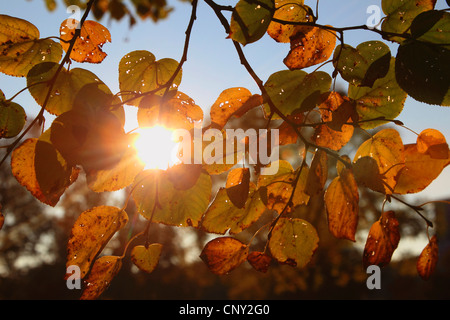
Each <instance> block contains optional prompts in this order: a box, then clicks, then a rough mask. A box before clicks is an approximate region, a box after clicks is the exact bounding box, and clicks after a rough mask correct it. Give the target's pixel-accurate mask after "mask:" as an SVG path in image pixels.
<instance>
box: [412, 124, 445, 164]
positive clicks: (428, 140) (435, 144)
mask: <svg viewBox="0 0 450 320" xmlns="http://www.w3.org/2000/svg"><path fill="white" fill-rule="evenodd" d="M417 151H419V152H420V153H426V154H428V155H429V156H430V157H431V158H433V159H448V151H449V149H448V144H447V141H446V139H445V136H444V135H443V134H442V133H441V132H439V131H438V130H435V129H426V130H424V131H422V132H421V133H420V134H419V137H418V138H417Z"/></svg>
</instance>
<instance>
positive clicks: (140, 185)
mask: <svg viewBox="0 0 450 320" xmlns="http://www.w3.org/2000/svg"><path fill="white" fill-rule="evenodd" d="M135 181H136V182H135V185H134V188H135V189H134V192H133V198H134V201H135V203H136V206H137V208H138V211H139V213H140V214H141V215H142V216H143V217H144V218H146V219H148V220H151V221H153V222H157V223H162V224H165V225H170V226H177V227H189V226H193V227H198V225H199V222H200V220H201V218H202V215H203V213H204V212H205V211H206V209H207V207H208V204H209V201H210V198H211V188H212V182H211V177H210V176H209V175H208V174H205V173H201V174H200V176H199V178H198V180H197V182H196V183H195V185H194V186H193V187H192V188H190V189H187V190H179V189H176V188H175V187H174V184H173V183H172V182H171V181H170V178H169V177H168V176H167V173H166V172H164V171H162V170H146V171H144V172H142V173H140V174H139V175H138V176H137V177H136V179H135ZM156 195H158V197H156Z"/></svg>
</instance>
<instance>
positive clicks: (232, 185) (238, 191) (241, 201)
mask: <svg viewBox="0 0 450 320" xmlns="http://www.w3.org/2000/svg"><path fill="white" fill-rule="evenodd" d="M249 190H250V170H249V169H248V168H237V169H234V170H231V171H230V173H228V178H227V183H226V191H227V195H228V197H229V198H230V200H231V202H232V203H233V204H234V205H235V206H236V207H237V208H239V209H242V208H244V206H245V203H246V202H247V198H248V192H249Z"/></svg>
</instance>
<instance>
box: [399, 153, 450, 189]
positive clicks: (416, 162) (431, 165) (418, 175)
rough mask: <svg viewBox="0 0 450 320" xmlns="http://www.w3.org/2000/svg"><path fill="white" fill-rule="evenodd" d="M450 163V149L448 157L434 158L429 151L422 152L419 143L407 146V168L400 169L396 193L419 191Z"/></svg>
mask: <svg viewBox="0 0 450 320" xmlns="http://www.w3.org/2000/svg"><path fill="white" fill-rule="evenodd" d="M449 164H450V151H448V150H447V158H446V159H433V158H432V157H431V156H430V155H429V154H428V153H420V152H419V151H418V150H417V145H415V144H411V145H406V146H405V168H404V169H403V170H402V171H400V173H399V176H398V178H397V179H398V182H397V185H396V186H395V190H394V193H396V194H408V193H418V192H420V191H422V190H424V189H425V188H426V187H428V186H429V185H430V184H431V183H432V182H433V181H434V179H436V178H437V177H439V175H440V174H441V173H442V171H443V170H444V168H445V167H447V166H448V165H449Z"/></svg>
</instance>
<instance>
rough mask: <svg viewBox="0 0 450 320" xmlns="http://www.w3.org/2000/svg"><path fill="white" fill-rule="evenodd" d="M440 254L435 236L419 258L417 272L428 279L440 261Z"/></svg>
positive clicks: (424, 278)
mask: <svg viewBox="0 0 450 320" xmlns="http://www.w3.org/2000/svg"><path fill="white" fill-rule="evenodd" d="M438 254H439V247H438V244H437V238H436V236H433V237H432V238H431V239H430V242H429V243H428V244H427V246H426V247H425V249H423V251H422V253H421V254H420V256H419V259H418V260H417V272H418V273H419V275H420V277H421V278H422V279H423V280H425V281H426V280H428V279H429V278H430V276H431V275H432V274H433V273H434V270H435V268H436V264H437V262H438Z"/></svg>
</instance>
